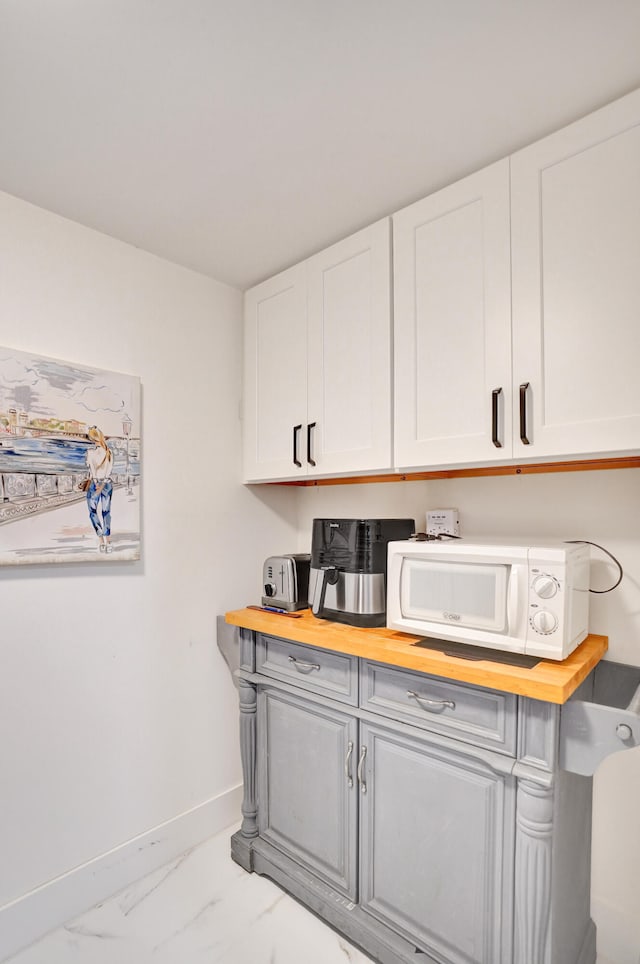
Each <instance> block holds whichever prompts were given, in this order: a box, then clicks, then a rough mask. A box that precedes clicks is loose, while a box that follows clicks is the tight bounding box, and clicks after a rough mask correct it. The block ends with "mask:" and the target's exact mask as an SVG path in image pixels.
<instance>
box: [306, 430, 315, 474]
mask: <svg viewBox="0 0 640 964" xmlns="http://www.w3.org/2000/svg"><path fill="white" fill-rule="evenodd" d="M315 427H316V423H315V422H309V424H308V425H307V462H308V463H309V465H315V464H316V463H315V462H314V461H313V459H312V458H311V432H312V430H313V429H314V428H315Z"/></svg>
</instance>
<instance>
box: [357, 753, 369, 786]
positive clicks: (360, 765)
mask: <svg viewBox="0 0 640 964" xmlns="http://www.w3.org/2000/svg"><path fill="white" fill-rule="evenodd" d="M366 755H367V748H366V746H361V747H360V759H359V760H358V783H359V784H360V790H361V791H362V793H366V792H367V783H366V780H365V779H364V777H363V776H362V771H363V769H364V758H365V757H366Z"/></svg>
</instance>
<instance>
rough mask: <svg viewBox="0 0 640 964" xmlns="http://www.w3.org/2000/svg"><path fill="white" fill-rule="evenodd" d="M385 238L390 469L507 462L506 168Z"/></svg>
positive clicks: (404, 218) (428, 201) (490, 171)
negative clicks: (390, 256) (389, 279)
mask: <svg viewBox="0 0 640 964" xmlns="http://www.w3.org/2000/svg"><path fill="white" fill-rule="evenodd" d="M393 229H394V304H395V310H394V329H395V334H394V338H395V388H394V391H395V404H396V408H395V443H394V444H395V464H396V466H397V467H400V468H401V467H413V468H415V467H419V466H425V467H428V466H436V465H456V464H460V463H473V462H483V463H486V462H491V461H495V460H497V459H508V458H510V457H511V335H510V324H511V314H510V312H511V305H510V253H509V161H508V159H505V160H503V161H500V162H498V163H497V164H493V165H491V167H488V168H485V169H484V170H482V171H479V172H478V173H477V174H473V175H471V176H470V177H467V178H465V179H464V180H462V181H459V182H457V183H456V184H453V185H451V186H450V187H447V188H444V189H443V190H442V191H439V192H438V193H437V194H434V195H432V196H431V197H428V198H425V199H424V200H422V201H419V202H417V203H416V204H413V205H411V206H410V207H408V208H405V209H404V210H403V211H400V212H399V213H398V214H396V215H394V218H393Z"/></svg>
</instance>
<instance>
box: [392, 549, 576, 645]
mask: <svg viewBox="0 0 640 964" xmlns="http://www.w3.org/2000/svg"><path fill="white" fill-rule="evenodd" d="M588 617H589V547H588V546H587V545H585V544H584V543H562V542H558V543H554V544H547V545H544V544H540V543H537V544H535V545H529V546H527V545H522V544H518V545H508V544H505V543H501V544H495V545H494V544H489V543H475V542H468V541H467V540H464V541H463V540H460V541H458V540H456V541H451V542H411V541H405V542H390V543H389V546H388V563H387V626H388V627H389V628H390V629H399V630H402V631H403V632H406V633H413V634H415V635H418V636H430V637H435V638H436V639H443V640H454V641H455V642H458V643H469V644H471V645H474V646H483V647H489V648H491V649H499V650H504V651H505V652H510V653H523V654H526V655H530V656H541V657H543V658H545V659H558V660H561V659H566V657H567V656H568V655H569V654H570V653H571V652H573V650H574V649H575V648H576V646H578V645H579V643H581V642H582V640H583V639H584V638H585V637H586V635H587V633H588Z"/></svg>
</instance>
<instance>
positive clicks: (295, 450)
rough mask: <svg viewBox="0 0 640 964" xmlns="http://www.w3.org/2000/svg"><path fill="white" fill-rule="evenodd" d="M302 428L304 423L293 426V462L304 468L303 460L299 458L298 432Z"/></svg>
mask: <svg viewBox="0 0 640 964" xmlns="http://www.w3.org/2000/svg"><path fill="white" fill-rule="evenodd" d="M301 428H302V425H294V426H293V464H294V465H297V466H298V468H299V469H301V468H302V462H301V461H300V460H299V459H298V432H299V431H300V429H301Z"/></svg>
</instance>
